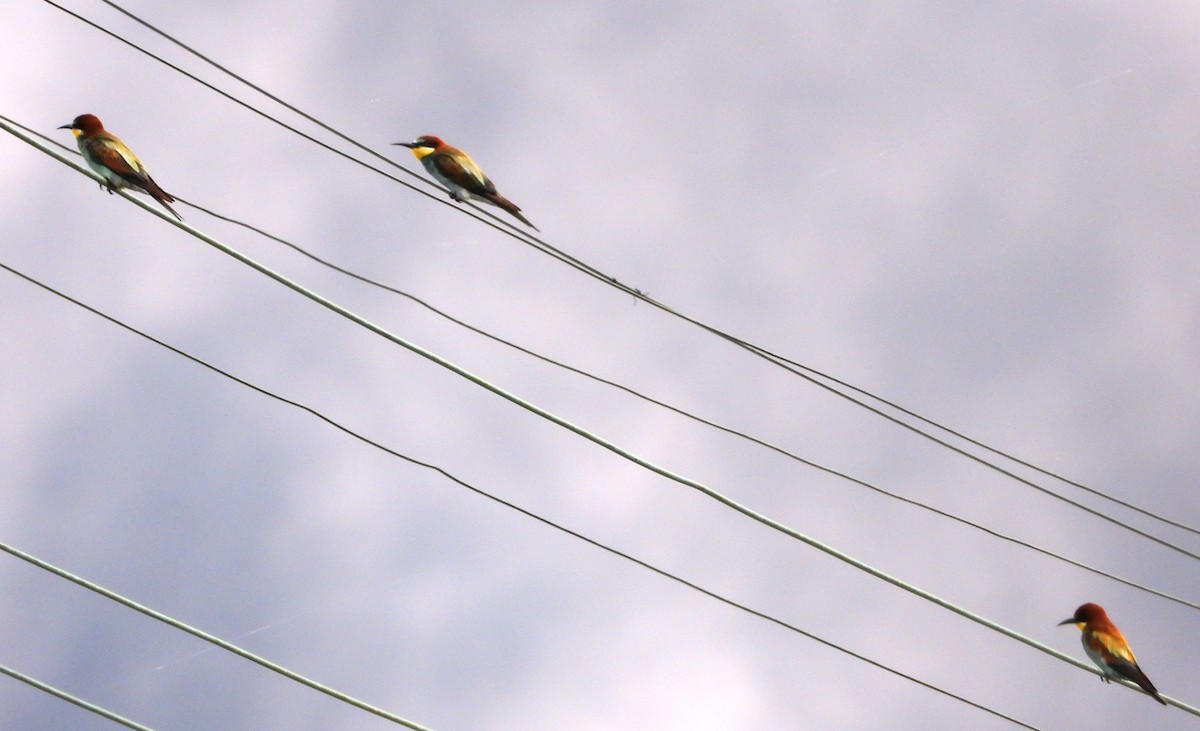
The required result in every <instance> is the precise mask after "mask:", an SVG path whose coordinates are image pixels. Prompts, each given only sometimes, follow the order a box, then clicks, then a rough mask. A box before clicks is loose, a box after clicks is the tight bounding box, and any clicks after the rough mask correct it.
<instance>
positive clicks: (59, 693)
mask: <svg viewBox="0 0 1200 731" xmlns="http://www.w3.org/2000/svg"><path fill="white" fill-rule="evenodd" d="M0 673H4V674H5V675H7V676H8V677H10V678H13V679H14V680H19V681H21V682H22V683H25V684H26V685H30V686H33V687H34V688H37V689H38V690H40V691H43V692H45V693H49V694H50V695H52V696H54V697H55V698H58V699H59V700H64V701H66V702H67V703H72V704H74V705H76V706H79V707H80V708H82V709H84V710H85V711H90V712H92V713H94V714H96V715H97V716H103V717H104V718H107V719H108V720H110V721H114V722H116V723H119V724H121V725H122V726H124V727H125V728H132V729H136V731H154V729H152V728H150V727H149V726H143V725H142V724H140V723H138V722H137V721H131V720H129V719H128V718H125V717H124V716H122V715H120V714H118V713H114V712H113V711H110V710H108V709H107V708H103V707H101V706H98V705H96V704H95V703H92V702H90V701H85V700H84V699H82V698H80V697H78V696H74V695H71V694H70V693H68V692H67V691H65V690H60V689H58V688H55V687H54V686H53V685H50V684H49V683H44V682H42V681H40V680H38V679H37V678H34V677H32V676H29V675H26V674H25V673H22V672H19V671H17V670H13V669H12V668H10V667H8V666H7V665H0Z"/></svg>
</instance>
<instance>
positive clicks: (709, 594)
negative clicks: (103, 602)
mask: <svg viewBox="0 0 1200 731" xmlns="http://www.w3.org/2000/svg"><path fill="white" fill-rule="evenodd" d="M0 269H4V270H5V271H7V272H9V273H11V274H14V275H15V276H17V277H20V278H21V279H23V280H25V281H26V282H28V283H30V284H33V285H35V286H37V287H39V288H41V289H42V290H44V291H46V292H49V293H51V294H53V295H55V296H57V297H60V298H61V299H63V300H66V301H67V302H70V303H71V304H73V305H75V306H77V307H80V308H82V309H84V310H86V311H88V312H90V313H92V314H93V315H96V316H97V317H100V318H102V319H103V320H105V321H107V322H109V323H111V324H113V325H116V326H118V327H120V328H122V329H124V330H125V331H127V332H130V333H133V334H134V335H137V336H139V337H141V338H144V339H145V340H148V341H150V342H151V343H154V344H155V345H158V346H159V347H162V348H164V349H166V350H169V351H171V352H172V353H174V354H176V355H179V356H181V357H183V358H185V359H187V360H189V361H191V362H192V363H194V364H196V365H199V366H201V367H203V368H205V369H207V370H209V371H211V372H213V373H215V374H217V375H219V376H221V377H223V378H226V379H228V380H230V381H233V382H234V383H237V384H238V385H240V386H243V387H245V388H248V389H250V390H252V391H254V392H255V393H258V394H260V395H262V396H266V397H267V398H270V399H272V400H274V401H277V402H279V403H282V404H285V405H287V406H290V407H292V408H295V409H298V410H300V411H303V412H305V413H307V414H309V415H311V416H314V417H316V418H317V419H319V420H321V421H322V422H324V423H326V424H328V425H329V426H332V427H333V428H335V429H337V430H338V431H340V432H342V433H343V434H346V435H348V436H350V437H352V438H353V439H355V440H357V441H359V442H362V443H363V444H366V445H367V446H369V447H371V448H373V449H376V450H379V451H381V452H383V453H384V454H387V455H389V456H391V457H395V458H397V459H400V460H403V461H405V462H408V463H409V464H412V465H415V466H417V467H421V468H423V469H428V470H431V471H433V472H436V473H437V474H439V475H441V476H442V477H443V478H445V479H447V480H449V481H451V482H453V483H455V484H456V485H458V486H460V487H463V488H466V489H467V490H469V491H471V492H473V493H475V494H476V495H479V496H480V497H483V498H486V499H488V500H490V501H492V502H494V503H496V504H498V505H501V506H503V507H505V508H508V509H510V510H513V511H515V512H517V513H519V514H521V515H523V516H525V517H527V518H531V519H533V520H535V521H537V522H538V523H541V524H542V525H544V526H547V527H549V528H552V529H554V530H556V531H559V532H561V533H564V534H566V535H568V536H570V537H572V538H575V539H577V540H580V541H583V542H584V543H587V544H588V545H590V546H593V547H595V548H598V549H600V550H602V551H604V552H606V553H608V554H610V555H612V556H615V557H617V558H620V559H623V560H625V561H629V562H630V563H633V564H635V565H637V566H639V567H641V568H643V569H646V570H648V571H651V572H653V573H654V574H656V575H658V576H661V577H663V578H665V579H668V580H670V581H673V582H675V583H677V584H680V585H682V586H684V587H686V588H688V589H691V590H693V591H696V592H699V593H700V594H703V595H705V596H707V597H709V598H711V599H715V600H717V601H719V602H721V603H723V604H726V605H728V606H730V607H733V608H734V609H737V610H739V611H742V612H745V613H747V614H750V615H753V616H755V617H758V618H759V619H764V620H766V621H768V622H770V623H772V624H774V625H776V626H778V627H781V628H783V629H786V630H788V631H791V632H795V633H796V634H799V635H801V636H803V637H806V638H808V639H811V640H814V641H816V642H819V643H821V644H822V645H825V646H826V647H829V648H831V649H833V650H837V651H838V652H841V653H843V654H846V655H849V656H850V657H852V658H854V659H856V660H860V661H862V662H865V663H867V664H869V665H871V666H873V667H876V668H878V669H880V670H883V671H885V672H888V673H891V674H893V675H895V676H897V677H900V678H903V679H905V680H908V681H911V682H913V683H916V684H917V685H920V686H922V687H924V688H927V689H929V690H932V691H934V692H936V693H940V694H942V695H944V696H947V697H949V698H953V699H954V700H957V701H960V702H962V703H965V704H967V705H969V706H971V707H973V708H976V709H979V710H982V711H985V712H987V713H990V714H992V715H994V716H997V717H999V718H1003V719H1004V720H1006V721H1010V722H1012V723H1014V724H1016V725H1018V726H1021V727H1023V728H1033V727H1032V726H1029V725H1028V724H1026V723H1023V722H1021V721H1019V720H1017V719H1015V718H1011V717H1009V716H1006V715H1004V714H1003V713H1000V712H999V711H996V710H994V709H992V708H988V707H987V706H984V705H981V704H979V703H976V702H975V701H972V700H969V699H967V698H964V697H962V696H959V695H957V694H955V693H952V692H950V691H948V690H945V689H943V688H940V687H938V686H936V685H933V684H931V683H928V682H926V681H924V680H921V679H919V678H917V677H914V676H912V675H908V674H907V673H904V672H902V671H900V670H897V669H895V668H892V667H890V666H888V665H885V664H883V663H881V662H879V661H877V660H873V659H871V658H869V657H867V656H865V655H862V654H859V653H857V652H855V651H853V650H850V649H848V648H846V647H843V646H841V645H838V644H837V643H835V642H832V641H830V640H826V639H824V638H822V637H820V636H818V635H815V634H813V633H811V632H808V631H806V630H804V629H801V628H800V627H797V626H796V625H793V624H791V623H789V622H786V621H784V620H782V619H779V618H777V617H774V616H772V615H770V614H767V613H766V612H762V611H759V610H757V609H753V608H751V607H750V606H748V605H745V604H742V603H740V602H737V601H734V600H733V599H730V598H728V597H726V596H723V595H721V594H718V593H716V592H714V591H711V590H709V589H706V588H704V587H702V586H700V585H699V584H696V583H693V582H691V581H689V580H687V579H684V578H682V577H680V576H678V575H676V574H673V573H671V572H669V571H667V570H665V569H661V568H659V567H657V566H655V565H653V564H651V563H648V562H646V561H644V560H642V559H640V558H637V557H635V556H633V555H631V554H628V553H625V552H623V551H620V550H618V549H616V548H613V547H611V546H608V545H606V544H604V543H601V542H600V541H598V540H595V539H593V538H590V537H588V536H586V535H584V534H582V533H579V532H577V531H575V530H572V529H571V528H567V527H566V526H563V525H561V524H559V523H556V522H554V521H552V520H550V519H548V518H544V517H542V516H541V515H538V514H537V513H534V512H532V511H530V510H528V509H526V508H523V507H521V506H520V505H517V504H516V503H512V502H509V501H508V500H505V499H504V498H501V497H499V496H497V495H494V494H492V493H490V492H487V491H486V490H484V489H482V488H480V487H476V486H475V485H472V484H471V483H469V482H466V481H465V480H463V479H461V478H459V477H457V476H455V475H454V474H452V473H450V472H448V471H447V470H445V469H443V468H442V467H439V466H437V465H435V464H432V463H429V462H425V461H422V460H419V459H416V458H414V457H410V456H408V455H406V454H404V453H402V452H399V451H397V450H395V449H392V448H391V447H388V446H387V445H385V444H383V443H381V442H378V441H375V440H373V439H371V438H370V437H367V436H366V435H364V434H362V433H360V432H357V431H355V430H353V429H351V428H350V427H348V426H346V425H344V424H342V423H341V422H339V421H336V420H334V419H333V418H331V417H329V416H327V415H325V414H324V413H322V412H320V411H317V410H316V409H314V408H312V407H311V406H308V405H306V404H303V403H301V402H299V401H294V400H292V399H289V398H287V397H285V396H281V395H279V394H277V393H274V392H273V391H269V390H267V389H266V388H264V387H262V386H258V385H256V384H254V383H251V382H250V381H247V380H245V379H243V378H241V377H239V376H236V375H234V374H232V373H230V372H228V371H226V370H223V369H221V368H219V367H217V366H215V365H213V364H211V363H209V362H207V361H205V360H203V359H201V358H199V357H197V356H194V355H192V354H191V353H188V352H187V351H184V350H182V349H180V348H177V347H175V346H174V345H171V344H170V343H167V342H165V341H163V340H160V339H158V338H156V337H154V336H153V335H150V334H148V333H146V332H144V331H142V330H139V329H138V328H135V327H133V326H132V325H129V324H127V323H125V322H123V321H121V320H118V319H116V318H115V317H113V316H111V315H109V314H107V313H105V312H102V311H100V310H98V309H96V308H95V307H92V306H91V305H88V304H86V303H84V302H82V301H80V300H77V299H75V298H74V297H71V296H70V295H68V294H65V293H63V292H61V291H59V290H57V289H55V288H53V287H51V286H50V285H48V284H45V283H43V282H41V281H39V280H37V279H34V278H33V277H31V276H29V275H27V274H24V273H22V272H20V271H17V270H16V269H13V268H12V267H10V266H8V265H7V264H4V263H3V262H0ZM0 548H3V544H0Z"/></svg>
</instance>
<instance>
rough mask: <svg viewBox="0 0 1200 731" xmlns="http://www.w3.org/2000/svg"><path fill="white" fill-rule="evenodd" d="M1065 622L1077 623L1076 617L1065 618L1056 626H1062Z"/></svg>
mask: <svg viewBox="0 0 1200 731" xmlns="http://www.w3.org/2000/svg"><path fill="white" fill-rule="evenodd" d="M1064 624H1075V618H1074V617H1067V618H1066V619H1064V620H1063V621H1061V622H1059V623H1058V624H1057V625H1055V626H1057V627H1061V626H1063V625H1064Z"/></svg>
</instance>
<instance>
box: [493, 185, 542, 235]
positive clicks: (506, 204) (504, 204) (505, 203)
mask: <svg viewBox="0 0 1200 731" xmlns="http://www.w3.org/2000/svg"><path fill="white" fill-rule="evenodd" d="M485 200H488V201H490V202H492V203H495V204H496V205H497V206H499V207H501V208H503V209H504V210H506V211H508V212H509V213H511V214H512V216H513V218H515V219H517V220H518V221H520V222H521V223H523V224H525V225H526V226H528V227H529V228H531V229H533V230H534V231H537V232H538V233H541V232H542V230H541V229H539V228H538V227H537V226H534V225H533V224H532V223H530V222H529V219H528V218H525V217H524V216H522V215H521V209H520V208H517V204H516V203H513V202H512V201H510V200H509V199H507V198H505V197H504V196H502V195H500V194H499V193H492V194H491V195H489V196H487V198H486V199H485Z"/></svg>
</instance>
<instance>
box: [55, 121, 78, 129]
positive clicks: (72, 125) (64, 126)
mask: <svg viewBox="0 0 1200 731" xmlns="http://www.w3.org/2000/svg"><path fill="white" fill-rule="evenodd" d="M59 129H75V124H74V123H73V122H72V123H71V124H64V125H63V126H61V127H59Z"/></svg>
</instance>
